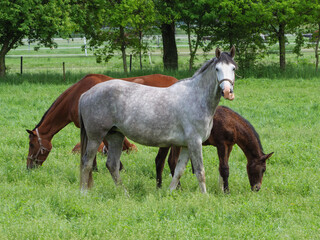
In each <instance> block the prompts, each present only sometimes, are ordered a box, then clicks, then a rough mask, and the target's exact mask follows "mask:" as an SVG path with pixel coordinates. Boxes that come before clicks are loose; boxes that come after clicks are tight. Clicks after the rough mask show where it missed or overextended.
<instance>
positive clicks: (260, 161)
mask: <svg viewBox="0 0 320 240" xmlns="http://www.w3.org/2000/svg"><path fill="white" fill-rule="evenodd" d="M235 144H237V145H238V146H239V147H240V148H241V149H242V151H243V152H244V154H245V156H246V158H247V173H248V178H249V182H250V185H251V190H253V191H259V190H260V188H261V184H262V178H263V174H264V172H265V170H266V160H267V159H268V158H270V157H271V156H272V154H273V152H272V153H269V154H264V153H263V148H262V145H261V142H260V138H259V135H258V133H257V132H256V130H255V129H254V127H253V126H252V125H251V124H250V122H249V121H248V120H246V119H245V118H243V117H242V116H240V115H239V114H238V113H236V112H235V111H233V110H231V109H230V108H228V107H225V106H218V107H217V109H216V112H215V114H214V116H213V126H212V130H211V134H210V136H209V138H208V139H207V140H206V141H205V142H204V143H203V144H202V145H204V146H207V145H212V146H215V147H216V148H217V150H218V156H219V172H220V178H221V180H222V181H221V184H223V186H222V189H223V191H224V192H228V191H229V183H228V178H229V165H228V161H229V157H230V153H231V151H232V147H233V146H234V145H235ZM168 151H169V148H163V149H162V151H161V152H159V153H158V155H157V157H156V169H157V184H158V187H161V183H162V171H163V167H164V163H165V158H166V155H167V153H168ZM179 154H180V148H178V147H173V148H172V149H171V152H170V155H169V158H168V164H169V167H170V170H171V174H172V176H173V174H174V169H175V166H176V164H177V161H178V157H179Z"/></svg>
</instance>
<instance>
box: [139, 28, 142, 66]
mask: <svg viewBox="0 0 320 240" xmlns="http://www.w3.org/2000/svg"><path fill="white" fill-rule="evenodd" d="M139 44H140V49H139V60H140V70H142V51H141V48H142V31H139Z"/></svg>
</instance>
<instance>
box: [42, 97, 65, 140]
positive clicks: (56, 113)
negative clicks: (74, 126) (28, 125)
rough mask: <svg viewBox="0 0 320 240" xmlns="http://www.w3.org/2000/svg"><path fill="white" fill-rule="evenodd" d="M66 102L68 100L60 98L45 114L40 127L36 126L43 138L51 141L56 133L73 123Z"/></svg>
mask: <svg viewBox="0 0 320 240" xmlns="http://www.w3.org/2000/svg"><path fill="white" fill-rule="evenodd" d="M65 101H66V99H64V98H62V97H59V98H58V99H57V100H56V101H55V102H54V103H53V104H52V106H51V107H50V108H49V109H48V111H47V112H46V113H45V114H44V116H43V117H42V119H41V121H40V123H39V124H38V126H36V128H38V131H39V134H40V135H41V137H42V138H45V139H47V140H49V141H51V139H52V138H53V136H54V135H55V134H56V133H58V132H59V131H60V130H61V129H62V128H64V127H65V126H66V125H67V124H69V123H70V122H71V120H70V119H69V117H68V116H69V113H68V111H67V109H66V108H65V106H66V104H65Z"/></svg>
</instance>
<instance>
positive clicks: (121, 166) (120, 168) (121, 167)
mask: <svg viewBox="0 0 320 240" xmlns="http://www.w3.org/2000/svg"><path fill="white" fill-rule="evenodd" d="M103 143H104V147H103V153H105V152H106V153H105V154H109V144H108V141H107V140H105V139H104V140H103ZM106 167H107V168H108V165H107V162H106ZM123 168H124V167H123V165H122V162H121V161H120V167H119V170H120V171H121V170H122V169H123Z"/></svg>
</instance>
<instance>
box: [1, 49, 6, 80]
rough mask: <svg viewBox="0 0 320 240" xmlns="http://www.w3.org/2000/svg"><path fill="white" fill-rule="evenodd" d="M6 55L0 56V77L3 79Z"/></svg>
mask: <svg viewBox="0 0 320 240" xmlns="http://www.w3.org/2000/svg"><path fill="white" fill-rule="evenodd" d="M5 60H6V55H5V54H0V77H4V76H5V75H6V61H5Z"/></svg>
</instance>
